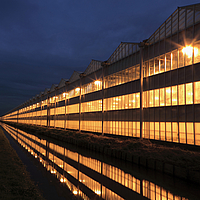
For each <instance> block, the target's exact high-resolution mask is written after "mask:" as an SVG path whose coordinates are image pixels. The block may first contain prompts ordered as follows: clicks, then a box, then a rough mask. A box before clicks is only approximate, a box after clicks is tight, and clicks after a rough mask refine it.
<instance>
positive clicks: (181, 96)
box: [178, 84, 185, 105]
mask: <svg viewBox="0 0 200 200" xmlns="http://www.w3.org/2000/svg"><path fill="white" fill-rule="evenodd" d="M178 104H179V105H184V104H185V85H184V84H182V85H179V86H178Z"/></svg>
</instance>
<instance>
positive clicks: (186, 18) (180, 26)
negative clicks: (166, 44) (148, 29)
mask: <svg viewBox="0 0 200 200" xmlns="http://www.w3.org/2000/svg"><path fill="white" fill-rule="evenodd" d="M198 22H200V4H194V5H189V6H182V7H178V8H177V9H176V10H175V11H174V12H173V13H172V14H171V15H170V16H169V17H168V18H167V20H166V21H165V22H164V23H163V24H162V25H161V26H160V27H159V28H158V29H157V30H156V31H155V32H154V33H153V34H152V35H151V36H150V37H149V39H148V40H147V43H149V44H152V43H155V42H158V41H160V40H162V39H164V38H165V37H170V36H171V35H173V34H175V33H177V32H179V31H182V30H184V29H185V28H188V27H190V26H192V25H194V24H195V23H198Z"/></svg>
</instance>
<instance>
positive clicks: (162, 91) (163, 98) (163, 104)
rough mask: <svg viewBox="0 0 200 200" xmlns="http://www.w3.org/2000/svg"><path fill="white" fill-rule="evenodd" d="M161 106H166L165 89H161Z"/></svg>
mask: <svg viewBox="0 0 200 200" xmlns="http://www.w3.org/2000/svg"><path fill="white" fill-rule="evenodd" d="M160 106H165V89H164V88H161V89H160Z"/></svg>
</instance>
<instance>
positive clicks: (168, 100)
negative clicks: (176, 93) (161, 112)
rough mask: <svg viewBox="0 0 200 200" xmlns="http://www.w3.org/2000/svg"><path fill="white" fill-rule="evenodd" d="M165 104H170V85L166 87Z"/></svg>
mask: <svg viewBox="0 0 200 200" xmlns="http://www.w3.org/2000/svg"><path fill="white" fill-rule="evenodd" d="M165 89H166V106H171V87H166V88H165Z"/></svg>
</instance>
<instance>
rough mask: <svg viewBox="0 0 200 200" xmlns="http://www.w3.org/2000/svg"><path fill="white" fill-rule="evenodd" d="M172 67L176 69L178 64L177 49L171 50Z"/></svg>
mask: <svg viewBox="0 0 200 200" xmlns="http://www.w3.org/2000/svg"><path fill="white" fill-rule="evenodd" d="M171 57H172V69H176V68H177V65H178V50H175V51H172V54H171Z"/></svg>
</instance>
